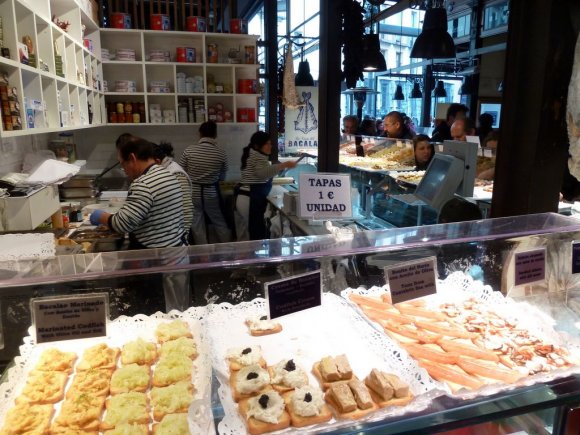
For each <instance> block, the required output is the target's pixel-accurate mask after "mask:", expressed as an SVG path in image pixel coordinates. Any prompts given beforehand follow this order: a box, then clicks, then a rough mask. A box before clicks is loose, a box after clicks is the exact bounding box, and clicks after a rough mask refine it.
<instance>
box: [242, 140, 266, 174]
mask: <svg viewBox="0 0 580 435" xmlns="http://www.w3.org/2000/svg"><path fill="white" fill-rule="evenodd" d="M269 140H270V135H269V134H268V133H266V132H265V131H257V132H255V133H254V134H253V135H252V137H251V138H250V143H249V144H248V145H247V146H246V147H245V148H244V150H243V152H242V170H244V169H246V165H247V163H248V157H250V149H254V150H256V151H259V150H260V148H262V147H263V146H264V144H265V143H266V142H268V141H269Z"/></svg>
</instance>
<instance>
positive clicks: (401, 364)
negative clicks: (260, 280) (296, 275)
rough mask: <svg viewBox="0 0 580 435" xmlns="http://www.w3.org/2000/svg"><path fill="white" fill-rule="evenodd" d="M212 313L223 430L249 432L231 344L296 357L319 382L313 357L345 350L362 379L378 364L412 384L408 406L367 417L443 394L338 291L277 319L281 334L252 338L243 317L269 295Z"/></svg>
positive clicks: (259, 309)
mask: <svg viewBox="0 0 580 435" xmlns="http://www.w3.org/2000/svg"><path fill="white" fill-rule="evenodd" d="M208 309H209V314H208V317H207V324H206V326H207V332H208V339H209V340H210V341H211V343H212V347H213V353H212V359H213V366H214V370H215V373H216V376H217V378H218V381H219V382H220V387H219V389H218V394H219V398H220V400H221V403H222V405H223V408H224V412H225V417H224V419H223V420H222V421H221V422H220V423H219V425H218V432H219V433H220V434H228V435H234V434H236V435H237V434H240V433H245V431H246V427H245V425H244V422H243V420H242V418H241V417H240V415H239V413H238V410H237V406H236V404H235V403H234V401H233V399H232V394H231V390H230V387H229V368H228V363H227V361H226V359H225V355H226V354H227V350H228V349H229V348H231V347H243V346H248V345H259V346H261V347H262V351H263V355H264V359H265V360H266V361H267V363H268V364H269V365H274V364H276V363H278V362H279V361H280V360H282V359H284V358H293V359H294V360H295V362H296V364H297V365H299V366H300V367H302V368H303V369H304V370H305V371H306V372H307V373H308V376H309V380H310V383H311V384H313V385H318V381H317V380H316V379H315V378H314V377H313V376H312V375H311V374H310V370H311V368H312V365H313V364H314V362H316V361H319V360H320V359H321V358H322V357H324V356H327V355H339V354H342V353H344V354H346V355H347V357H348V359H349V362H350V364H351V366H352V368H353V372H354V373H355V374H356V375H357V376H358V377H359V378H363V377H364V376H366V375H367V374H368V373H369V372H370V370H371V369H372V368H374V367H377V368H381V369H382V370H385V371H388V372H391V373H396V374H397V375H399V376H400V377H401V379H402V380H403V381H404V382H406V383H408V384H409V387H410V389H411V391H412V393H413V394H414V396H415V399H414V400H413V401H412V402H411V404H409V405H408V406H406V407H390V408H385V409H382V410H380V411H377V412H376V413H373V414H372V415H370V416H368V417H367V418H365V419H362V420H357V422H356V424H359V423H361V422H364V421H377V420H383V419H385V418H387V417H392V416H395V415H401V414H404V413H406V412H411V411H419V410H421V409H424V408H426V407H427V406H428V404H429V403H431V401H432V400H433V398H434V397H436V396H438V395H440V394H442V391H441V390H437V388H438V387H439V384H438V383H436V382H434V381H433V380H432V379H431V378H430V377H429V376H428V375H427V373H426V371H425V370H423V369H422V368H420V367H418V366H417V364H416V363H415V361H414V360H412V359H411V358H409V357H408V356H407V355H406V354H405V353H404V352H401V350H400V349H399V348H398V347H397V346H395V345H394V344H393V343H392V342H391V341H390V340H388V339H387V338H386V337H385V336H384V335H383V334H380V333H378V332H377V331H375V330H373V328H371V327H370V326H369V325H368V323H367V322H366V321H365V320H364V319H362V318H361V317H360V316H359V315H357V314H356V313H355V312H354V311H353V310H352V309H351V308H350V307H349V306H348V304H347V303H346V301H344V300H343V299H342V298H340V297H339V296H336V295H333V294H329V293H325V294H324V296H323V304H322V306H321V307H316V308H312V309H310V310H305V311H302V312H299V313H295V314H292V315H289V316H285V317H282V318H280V319H277V321H279V322H280V323H281V324H282V327H283V330H282V332H280V333H278V334H273V335H267V336H263V337H253V336H251V335H250V334H249V332H248V329H247V327H246V325H245V324H244V321H245V320H246V319H247V318H248V317H255V316H260V315H263V314H264V313H265V311H266V306H265V301H264V299H255V300H254V301H252V302H246V303H242V304H239V305H235V306H232V305H230V304H227V303H224V304H220V305H210V306H209V307H208ZM353 424H355V423H353V422H352V421H344V420H341V421H336V420H332V421H331V422H330V423H326V424H322V425H317V426H309V427H307V428H304V429H297V428H289V429H287V430H285V431H282V433H286V432H291V431H297V432H302V433H304V432H307V433H316V432H319V431H328V430H330V429H334V428H338V427H345V426H350V425H353Z"/></svg>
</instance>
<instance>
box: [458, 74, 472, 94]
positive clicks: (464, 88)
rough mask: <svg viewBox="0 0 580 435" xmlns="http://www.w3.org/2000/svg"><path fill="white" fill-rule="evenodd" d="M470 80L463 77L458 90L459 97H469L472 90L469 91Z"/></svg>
mask: <svg viewBox="0 0 580 435" xmlns="http://www.w3.org/2000/svg"><path fill="white" fill-rule="evenodd" d="M471 88H472V86H471V79H470V78H469V77H465V79H464V80H463V83H462V84H461V87H460V88H459V92H458V94H459V95H471V94H472V92H473V90H472V89H471Z"/></svg>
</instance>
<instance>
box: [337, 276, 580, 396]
mask: <svg viewBox="0 0 580 435" xmlns="http://www.w3.org/2000/svg"><path fill="white" fill-rule="evenodd" d="M388 292H389V287H388V285H385V286H382V287H377V286H374V287H371V288H370V289H365V288H363V287H359V288H357V289H352V288H348V289H346V290H344V291H342V292H341V295H342V296H343V297H344V298H345V299H346V300H347V301H348V304H350V305H351V306H352V307H354V308H355V310H356V311H357V312H358V313H359V314H360V315H362V316H363V317H364V318H365V319H366V320H367V322H369V323H370V324H371V325H372V326H373V327H374V328H375V329H377V330H378V331H380V332H381V333H382V334H384V335H385V336H387V335H386V334H385V332H384V328H383V326H381V325H380V324H379V323H377V322H374V321H372V320H370V319H369V318H368V317H366V315H365V314H364V313H363V312H362V310H361V309H360V308H359V307H358V305H356V304H354V303H353V302H351V301H350V299H348V296H349V295H350V294H351V293H356V294H359V295H364V296H375V297H377V296H379V295H381V294H385V293H388ZM469 298H474V299H475V300H477V301H479V302H482V303H484V305H485V306H487V307H489V308H492V309H493V310H494V311H495V312H497V313H499V314H501V315H503V316H504V317H510V318H513V319H517V321H518V323H517V328H518V329H524V330H526V331H528V332H529V333H530V334H532V335H534V336H536V337H539V338H540V339H542V340H545V341H549V342H551V343H553V344H554V345H559V346H563V347H565V348H566V349H567V350H568V351H569V353H570V359H571V360H573V361H574V362H575V363H576V365H573V366H571V367H566V368H561V369H553V370H551V371H549V372H541V373H538V374H535V375H530V376H527V377H524V378H522V379H520V380H518V381H517V382H515V383H513V384H505V383H501V382H500V381H497V382H496V383H493V384H489V385H485V386H484V387H483V388H480V389H477V390H468V389H465V388H464V389H461V390H459V391H457V392H452V391H451V389H450V388H449V387H448V385H447V384H445V388H446V391H447V395H449V396H452V397H459V398H473V397H479V396H489V395H492V394H496V393H499V392H502V391H508V390H513V389H515V388H518V387H522V386H530V385H534V384H537V383H545V382H549V381H552V380H554V379H557V378H562V377H566V376H569V375H571V374H576V373H580V365H578V361H580V339H578V338H577V337H572V336H570V335H569V334H567V333H564V332H557V331H555V330H554V324H555V321H554V320H553V319H552V318H551V317H549V316H548V315H546V314H544V313H543V312H541V311H540V310H539V309H538V308H536V307H534V306H533V305H530V304H528V303H526V302H515V301H514V300H513V299H511V298H508V297H505V296H503V295H502V294H501V293H500V292H498V291H493V289H492V288H491V287H490V286H488V285H484V284H483V283H482V282H481V281H476V280H474V279H473V278H472V277H471V276H469V275H467V274H465V273H463V272H460V271H457V272H453V273H452V274H451V275H449V276H448V277H447V278H446V279H445V280H437V293H436V294H435V295H431V296H428V297H426V298H425V300H426V301H427V307H431V308H434V307H437V306H439V305H440V304H442V303H445V302H459V301H462V300H466V299H469ZM401 352H402V353H405V354H406V351H405V350H401ZM409 357H410V356H409ZM410 358H411V357H410Z"/></svg>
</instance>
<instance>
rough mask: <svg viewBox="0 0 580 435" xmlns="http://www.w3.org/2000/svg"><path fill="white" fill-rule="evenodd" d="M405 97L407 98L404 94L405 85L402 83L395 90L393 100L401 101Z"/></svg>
mask: <svg viewBox="0 0 580 435" xmlns="http://www.w3.org/2000/svg"><path fill="white" fill-rule="evenodd" d="M404 99H405V96H404V95H403V87H402V86H401V85H397V90H396V91H395V95H394V96H393V100H397V101H401V100H404Z"/></svg>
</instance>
